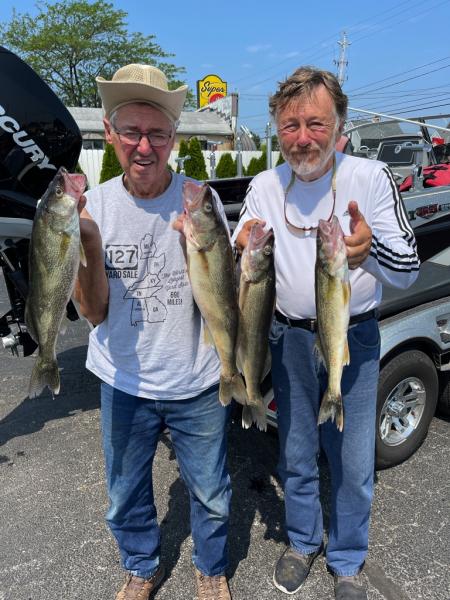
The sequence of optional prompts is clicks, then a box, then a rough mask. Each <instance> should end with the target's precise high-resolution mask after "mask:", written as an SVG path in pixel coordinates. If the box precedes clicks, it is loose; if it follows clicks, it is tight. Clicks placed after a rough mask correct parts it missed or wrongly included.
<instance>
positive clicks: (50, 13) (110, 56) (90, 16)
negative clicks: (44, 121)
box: [0, 0, 185, 107]
mask: <svg viewBox="0 0 450 600" xmlns="http://www.w3.org/2000/svg"><path fill="white" fill-rule="evenodd" d="M19 5H20V4H19V3H18V6H19ZM36 6H37V8H38V9H39V12H38V14H37V15H35V16H31V15H30V14H29V13H23V14H20V13H19V12H17V11H16V10H15V9H14V11H13V16H12V19H11V20H10V21H9V22H7V23H5V22H1V23H0V39H1V44H2V45H4V46H6V47H7V48H8V49H9V50H12V51H13V52H15V53H16V54H18V55H19V56H20V57H21V58H22V59H23V60H24V61H25V62H26V63H27V64H29V65H30V66H31V67H32V68H33V69H34V70H35V71H36V72H37V73H38V74H39V75H40V76H41V77H42V79H43V80H44V81H46V82H47V83H48V85H49V86H50V87H51V88H52V89H53V91H54V92H55V93H56V94H57V95H58V96H59V98H60V99H61V100H62V102H64V104H66V105H67V106H92V107H95V106H101V101H100V97H99V95H98V91H97V85H96V83H95V78H96V77H97V76H99V75H101V76H102V77H105V78H106V79H111V77H112V75H113V74H114V73H115V71H117V69H118V68H120V67H123V66H124V65H126V64H129V63H145V64H151V65H156V66H158V67H160V68H161V69H162V70H163V71H164V72H165V73H166V75H167V77H168V79H169V80H170V86H171V87H177V86H178V85H180V83H181V82H180V81H178V79H177V77H176V75H178V74H181V73H184V72H185V69H184V67H176V66H175V65H173V64H171V63H164V62H160V60H159V59H161V58H167V57H170V56H173V55H172V54H167V53H166V52H164V51H163V49H162V48H161V46H159V44H157V43H155V36H154V35H149V36H144V35H142V34H141V33H129V32H128V31H127V23H126V17H127V12H125V11H123V10H117V9H115V8H114V5H113V4H112V3H110V2H106V1H105V0H94V1H90V0H60V1H59V2H54V3H50V2H46V1H45V0H43V1H41V2H37V4H36Z"/></svg>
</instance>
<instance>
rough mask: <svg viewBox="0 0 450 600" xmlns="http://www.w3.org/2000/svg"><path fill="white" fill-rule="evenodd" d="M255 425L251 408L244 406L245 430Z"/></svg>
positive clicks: (243, 422)
mask: <svg viewBox="0 0 450 600" xmlns="http://www.w3.org/2000/svg"><path fill="white" fill-rule="evenodd" d="M252 424H253V415H252V411H251V408H250V406H248V404H244V406H243V408H242V427H243V428H244V429H250V427H251V426H252Z"/></svg>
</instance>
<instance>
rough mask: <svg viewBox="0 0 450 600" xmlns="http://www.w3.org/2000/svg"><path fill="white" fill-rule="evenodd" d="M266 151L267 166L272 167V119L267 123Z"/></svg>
mask: <svg viewBox="0 0 450 600" xmlns="http://www.w3.org/2000/svg"><path fill="white" fill-rule="evenodd" d="M266 152H267V157H266V158H267V160H266V166H267V168H268V169H271V168H272V125H271V123H270V121H269V122H268V123H267V125H266Z"/></svg>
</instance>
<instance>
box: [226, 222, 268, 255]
mask: <svg viewBox="0 0 450 600" xmlns="http://www.w3.org/2000/svg"><path fill="white" fill-rule="evenodd" d="M254 223H261V225H262V226H263V227H264V226H265V224H266V222H265V221H261V219H250V221H246V222H245V223H244V225H243V226H242V229H241V230H240V232H239V235H238V236H237V238H236V241H235V243H234V245H235V246H236V250H237V251H238V252H239V254H242V253H243V252H244V249H245V247H246V246H247V244H248V238H249V236H250V229H251V228H252V225H254Z"/></svg>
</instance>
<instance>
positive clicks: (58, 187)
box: [55, 185, 63, 196]
mask: <svg viewBox="0 0 450 600" xmlns="http://www.w3.org/2000/svg"><path fill="white" fill-rule="evenodd" d="M55 194H56V195H57V196H62V195H63V189H62V187H61V186H60V185H57V186H56V189H55Z"/></svg>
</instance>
